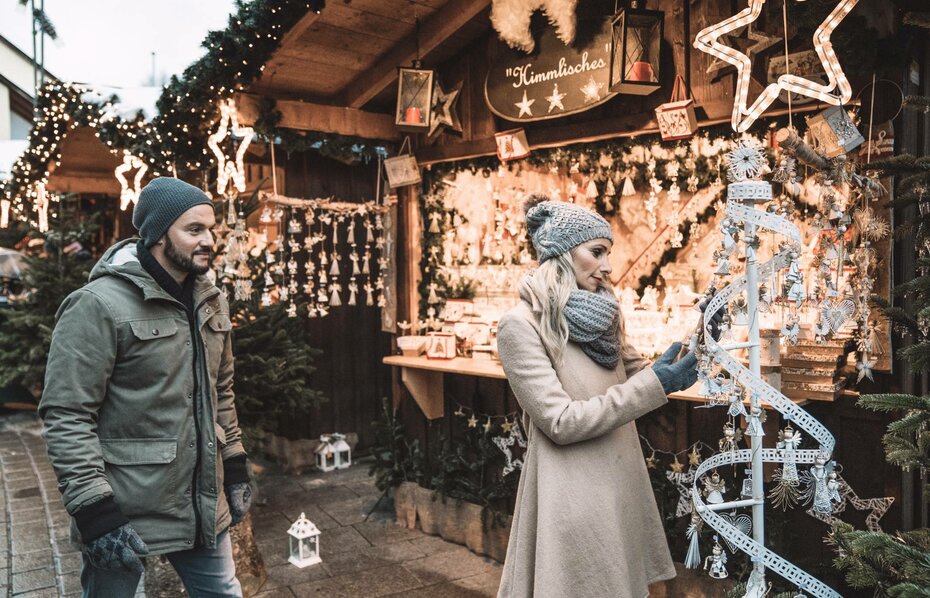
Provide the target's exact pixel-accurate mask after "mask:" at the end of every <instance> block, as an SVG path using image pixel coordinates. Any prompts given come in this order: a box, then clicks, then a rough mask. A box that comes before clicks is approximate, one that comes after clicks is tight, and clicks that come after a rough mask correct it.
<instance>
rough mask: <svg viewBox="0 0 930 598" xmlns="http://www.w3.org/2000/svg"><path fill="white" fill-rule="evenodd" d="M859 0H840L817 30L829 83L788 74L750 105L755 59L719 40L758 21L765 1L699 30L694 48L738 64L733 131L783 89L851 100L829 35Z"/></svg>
mask: <svg viewBox="0 0 930 598" xmlns="http://www.w3.org/2000/svg"><path fill="white" fill-rule="evenodd" d="M858 2H859V0H841V1H840V3H839V4H837V5H836V7H835V8H834V9H833V12H831V13H830V14H829V15H828V16H827V18H826V19H824V21H823V22H822V23H821V24H820V26H819V27H817V30H816V31H815V32H814V40H813V41H814V50H815V51H816V52H817V55H818V56H819V57H820V61H821V64H822V65H823V68H824V71H825V72H826V73H827V80H828V83H827V84H826V85H822V84H820V83H817V82H815V81H811V80H810V79H805V78H803V77H798V76H797V75H789V74H787V73H786V74H784V75H781V76H780V77H778V80H777V81H776V82H775V83H771V84H769V85H768V86H767V87H766V88H765V90H764V91H763V92H762V94H761V95H759V97H758V98H756V100H755V102H753V103H752V105H751V106H749V107H748V108H747V106H746V105H747V96H748V94H749V80H750V78H751V71H752V60H750V58H749V56H747V55H746V54H743V53H742V52H738V51H736V50H734V49H733V48H730V47H728V46H725V45H723V44H721V43H720V42H719V39H720V38H721V37H722V36H724V35H727V34H729V33H732V32H734V31H736V30H738V29H740V28H742V27H745V26H747V25H749V24H750V23H752V22H753V21H755V20H756V19H757V18H758V17H759V15H760V14H761V12H762V5H763V4H765V0H750V5H749V7H747V8H745V9H743V10H741V11H740V12H738V13H736V14H735V15H733V16H732V17H730V18H728V19H724V20H723V21H721V22H720V23H717V24H716V25H711V26H710V27H707V28H705V29H702V30H701V31H700V32H698V34H697V36H696V37H695V38H694V47H695V48H697V49H698V50H701V51H702V52H706V53H708V54H710V55H711V56H714V57H715V58H718V59H720V60H723V61H725V62H728V63H729V64H732V65H733V66H735V67H736V73H737V79H736V98H737V99H736V101H735V102H734V103H733V116H732V119H731V122H732V125H733V129H734V130H736V131H737V132H740V133H742V132H744V131H746V129H748V128H749V127H750V126H751V125H752V123H753V122H755V120H756V119H757V118H759V116H761V115H762V113H763V112H764V111H765V109H766V108H768V107H769V106H770V105H771V104H772V102H774V101H775V99H776V98H777V97H778V94H779V93H780V92H781V91H782V90H786V91H790V92H793V93H796V94H800V95H804V96H808V97H812V98H814V99H816V100H820V101H822V102H825V103H828V104H833V105H836V106H839V105H842V104H844V103H846V102H848V101H849V99H850V98H851V97H852V88H851V87H850V85H849V81H848V80H847V79H846V76H845V75H844V74H843V69H842V67H841V66H840V63H839V60H838V59H837V57H836V53H835V52H834V51H833V45H832V44H831V42H830V35H831V34H832V33H833V30H834V29H836V27H837V26H838V25H839V24H840V22H841V21H842V20H843V18H844V17H845V16H846V15H847V14H849V12H850V11H851V10H852V9H853V7H855V6H856V4H857V3H858ZM834 90H837V91H839V96H837V95H835V94H834V93H832V92H834Z"/></svg>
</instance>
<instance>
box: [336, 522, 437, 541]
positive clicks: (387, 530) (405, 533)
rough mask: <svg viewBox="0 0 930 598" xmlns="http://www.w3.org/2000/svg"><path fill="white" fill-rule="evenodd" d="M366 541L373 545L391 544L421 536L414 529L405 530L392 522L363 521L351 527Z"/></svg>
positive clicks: (420, 533)
mask: <svg viewBox="0 0 930 598" xmlns="http://www.w3.org/2000/svg"><path fill="white" fill-rule="evenodd" d="M352 527H354V528H355V529H356V530H358V532H359V533H360V534H362V535H363V536H364V537H365V539H366V540H368V541H369V542H371V543H372V544H373V545H375V546H377V545H378V544H390V543H391V542H400V541H402V540H411V539H413V538H419V537H420V536H422V535H423V534H422V532H419V531H417V530H415V529H407V528H405V527H401V526H399V525H397V523H395V522H394V521H393V520H392V521H365V522H362V523H356V524H355V525H353V526H352Z"/></svg>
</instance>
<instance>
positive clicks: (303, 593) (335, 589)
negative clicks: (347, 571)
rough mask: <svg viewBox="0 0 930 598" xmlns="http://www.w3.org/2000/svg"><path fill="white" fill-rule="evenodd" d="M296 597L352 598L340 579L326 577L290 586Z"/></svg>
mask: <svg viewBox="0 0 930 598" xmlns="http://www.w3.org/2000/svg"><path fill="white" fill-rule="evenodd" d="M291 592H293V594H294V596H296V598H354V596H353V595H352V594H351V593H349V592H350V590H349V589H348V588H347V587H345V585H344V584H343V582H342V580H340V579H334V578H332V577H328V578H326V579H316V580H313V581H310V582H307V583H301V584H297V585H294V586H291Z"/></svg>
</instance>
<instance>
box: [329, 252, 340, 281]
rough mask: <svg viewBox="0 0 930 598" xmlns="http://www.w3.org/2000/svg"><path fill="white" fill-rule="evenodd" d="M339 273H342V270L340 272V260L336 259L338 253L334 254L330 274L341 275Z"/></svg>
mask: <svg viewBox="0 0 930 598" xmlns="http://www.w3.org/2000/svg"><path fill="white" fill-rule="evenodd" d="M339 274H340V272H339V260H338V259H336V255H335V254H333V263H332V265H331V266H330V267H329V275H330V276H333V277H335V276H339Z"/></svg>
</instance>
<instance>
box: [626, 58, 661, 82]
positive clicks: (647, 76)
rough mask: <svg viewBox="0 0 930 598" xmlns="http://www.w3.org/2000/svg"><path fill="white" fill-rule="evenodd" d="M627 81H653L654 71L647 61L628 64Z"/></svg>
mask: <svg viewBox="0 0 930 598" xmlns="http://www.w3.org/2000/svg"><path fill="white" fill-rule="evenodd" d="M627 80H628V81H655V80H656V78H655V71H653V70H652V65H651V64H649V63H648V62H643V61H637V62H634V63H633V64H632V65H630V70H629V73H628V75H627Z"/></svg>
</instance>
